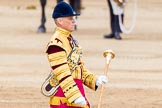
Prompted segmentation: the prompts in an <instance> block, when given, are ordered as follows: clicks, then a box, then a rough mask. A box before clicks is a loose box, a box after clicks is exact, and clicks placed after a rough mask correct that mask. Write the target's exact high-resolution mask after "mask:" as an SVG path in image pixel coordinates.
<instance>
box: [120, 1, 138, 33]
mask: <svg viewBox="0 0 162 108" xmlns="http://www.w3.org/2000/svg"><path fill="white" fill-rule="evenodd" d="M136 16H137V0H134V7H133V17H132V23H131V26H130V27H129V28H128V29H126V28H125V26H124V25H123V23H122V15H121V14H120V15H119V26H120V29H121V31H122V32H123V33H126V34H129V33H130V32H132V30H133V29H134V26H135V23H136Z"/></svg>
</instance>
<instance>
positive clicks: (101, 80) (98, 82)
mask: <svg viewBox="0 0 162 108" xmlns="http://www.w3.org/2000/svg"><path fill="white" fill-rule="evenodd" d="M107 82H108V78H107V77H106V76H104V75H101V76H99V77H98V78H97V80H96V85H97V86H100V85H101V84H102V83H107Z"/></svg>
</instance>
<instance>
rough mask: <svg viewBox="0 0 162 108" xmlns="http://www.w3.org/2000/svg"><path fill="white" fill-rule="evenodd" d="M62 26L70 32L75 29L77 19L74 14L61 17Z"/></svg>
mask: <svg viewBox="0 0 162 108" xmlns="http://www.w3.org/2000/svg"><path fill="white" fill-rule="evenodd" d="M59 22H60V23H59V24H60V26H61V27H62V28H63V29H66V30H68V31H70V32H72V31H74V30H75V25H76V21H75V18H74V17H73V16H69V17H62V18H60V21H59Z"/></svg>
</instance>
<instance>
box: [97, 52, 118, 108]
mask: <svg viewBox="0 0 162 108" xmlns="http://www.w3.org/2000/svg"><path fill="white" fill-rule="evenodd" d="M103 56H104V57H105V58H106V66H105V71H104V75H106V76H107V73H108V68H109V64H110V61H111V59H113V58H114V57H115V54H114V52H113V51H112V50H106V51H104V52H103ZM103 89H104V84H102V85H101V91H100V95H99V101H98V105H97V108H100V105H101V100H102V93H103Z"/></svg>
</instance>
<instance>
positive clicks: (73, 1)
mask: <svg viewBox="0 0 162 108" xmlns="http://www.w3.org/2000/svg"><path fill="white" fill-rule="evenodd" d="M60 1H63V0H57V3H58V2H60ZM46 2H47V0H40V3H41V8H42V15H41V25H40V26H39V27H38V32H39V33H45V32H46V27H45V22H46V16H45V6H46ZM69 3H70V5H71V6H72V8H73V9H74V11H75V12H76V13H80V10H81V0H69Z"/></svg>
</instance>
